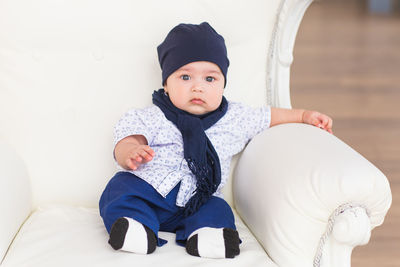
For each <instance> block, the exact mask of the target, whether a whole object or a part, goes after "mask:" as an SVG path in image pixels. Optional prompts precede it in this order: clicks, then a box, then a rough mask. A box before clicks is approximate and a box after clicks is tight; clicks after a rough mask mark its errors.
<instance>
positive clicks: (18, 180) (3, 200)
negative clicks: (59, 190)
mask: <svg viewBox="0 0 400 267" xmlns="http://www.w3.org/2000/svg"><path fill="white" fill-rule="evenodd" d="M31 199H32V195H31V187H30V181H29V178H28V173H27V169H26V167H25V165H24V162H23V161H22V159H21V158H20V157H18V155H17V154H16V152H15V151H14V150H13V149H12V147H11V146H9V145H7V144H5V143H1V142H0V214H1V219H0V262H1V261H2V259H3V258H4V256H5V254H6V253H7V250H8V247H9V246H10V244H11V243H12V240H13V239H14V237H15V235H16V234H17V232H18V230H19V228H20V227H21V225H22V224H23V222H24V221H25V220H26V218H27V217H28V216H29V214H30V212H31V208H32V200H31Z"/></svg>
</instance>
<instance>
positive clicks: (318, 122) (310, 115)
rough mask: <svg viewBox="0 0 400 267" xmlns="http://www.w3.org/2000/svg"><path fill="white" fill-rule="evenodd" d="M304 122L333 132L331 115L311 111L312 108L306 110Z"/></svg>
mask: <svg viewBox="0 0 400 267" xmlns="http://www.w3.org/2000/svg"><path fill="white" fill-rule="evenodd" d="M303 122H304V123H307V124H311V125H314V126H316V127H319V128H321V129H323V130H326V131H327V132H329V133H333V132H332V123H333V121H332V119H331V118H330V117H329V116H327V115H325V114H322V113H319V112H317V111H311V110H306V111H304V113H303Z"/></svg>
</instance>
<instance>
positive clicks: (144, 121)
mask: <svg viewBox="0 0 400 267" xmlns="http://www.w3.org/2000/svg"><path fill="white" fill-rule="evenodd" d="M158 118H159V114H157V111H156V109H154V108H144V109H131V110H129V111H128V112H126V113H125V114H124V115H123V116H122V117H121V119H120V120H119V121H118V122H117V124H116V125H115V127H114V147H115V146H116V145H117V143H118V142H119V141H121V140H122V139H124V138H125V137H127V136H131V135H143V136H144V137H145V138H146V139H147V142H148V144H151V143H152V141H153V139H154V137H155V136H156V134H157V132H158V130H157V129H158V128H157V126H159V125H160V123H159V122H158Z"/></svg>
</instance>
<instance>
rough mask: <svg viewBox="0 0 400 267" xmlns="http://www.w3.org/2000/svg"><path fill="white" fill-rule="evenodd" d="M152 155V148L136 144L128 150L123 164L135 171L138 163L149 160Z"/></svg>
mask: <svg viewBox="0 0 400 267" xmlns="http://www.w3.org/2000/svg"><path fill="white" fill-rule="evenodd" d="M154 155H155V153H154V150H153V149H151V147H149V146H148V145H136V146H134V147H133V148H132V149H131V150H130V151H129V153H128V155H127V158H126V160H125V164H126V166H128V168H129V169H131V170H134V171H135V170H137V168H139V166H140V165H142V164H145V163H147V162H149V161H151V160H152V159H153V158H154Z"/></svg>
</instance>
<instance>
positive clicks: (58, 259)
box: [3, 206, 276, 267]
mask: <svg viewBox="0 0 400 267" xmlns="http://www.w3.org/2000/svg"><path fill="white" fill-rule="evenodd" d="M237 226H238V229H239V231H240V233H241V238H242V240H243V242H244V243H243V246H242V247H241V257H237V258H235V259H222V260H215V259H206V258H198V257H193V256H190V255H189V254H187V253H186V252H185V248H183V247H179V246H177V245H174V242H175V236H174V235H173V234H170V233H161V234H160V237H161V238H164V239H167V240H168V243H167V244H166V245H164V246H163V247H159V248H157V249H156V252H154V253H153V254H151V255H138V254H132V253H128V252H115V251H114V250H113V249H112V248H111V247H110V246H109V245H108V243H107V240H108V239H107V232H106V230H105V228H104V225H103V222H102V220H101V218H100V215H99V213H98V210H97V209H90V208H81V207H80V208H76V207H71V206H49V207H45V208H40V209H39V210H38V211H36V212H35V213H34V214H33V215H32V216H31V217H30V218H29V219H28V221H27V222H26V223H25V224H24V226H23V227H22V229H21V231H20V233H19V235H18V236H17V238H16V239H15V241H14V243H13V245H12V247H11V249H10V251H9V252H8V256H7V257H6V259H5V261H4V262H3V264H4V266H40V267H54V266H59V267H64V266H65V267H67V266H68V267H70V266H96V267H106V266H108V267H110V266H121V267H123V266H126V267H131V266H174V267H175V266H176V267H187V266H204V265H210V266H221V267H223V266H226V267H228V266H255V267H276V265H275V264H274V263H273V262H272V261H271V260H270V259H269V258H268V256H267V254H265V251H264V250H263V249H262V247H261V246H260V245H259V244H258V242H257V241H256V239H255V238H254V236H253V235H252V234H251V233H250V231H249V230H248V229H247V228H246V227H245V226H244V225H243V222H241V221H240V220H238V221H237ZM168 262H171V265H168V264H166V263H168Z"/></svg>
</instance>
